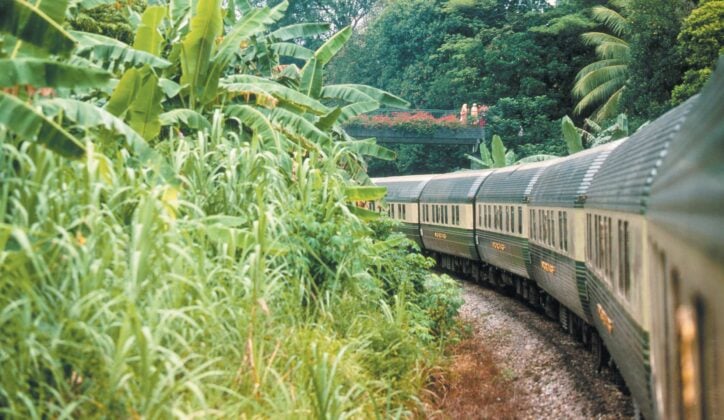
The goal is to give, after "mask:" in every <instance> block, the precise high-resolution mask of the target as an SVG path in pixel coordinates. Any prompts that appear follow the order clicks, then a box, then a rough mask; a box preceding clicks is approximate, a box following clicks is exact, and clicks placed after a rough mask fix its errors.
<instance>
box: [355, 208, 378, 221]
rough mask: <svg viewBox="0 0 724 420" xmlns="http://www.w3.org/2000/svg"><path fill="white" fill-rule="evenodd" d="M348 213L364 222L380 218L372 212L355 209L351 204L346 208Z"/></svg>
mask: <svg viewBox="0 0 724 420" xmlns="http://www.w3.org/2000/svg"><path fill="white" fill-rule="evenodd" d="M348 208H349V211H350V212H351V213H352V214H354V215H355V216H357V217H359V218H360V219H362V220H364V221H371V220H377V219H379V218H380V214H379V213H377V212H374V211H370V210H367V209H363V208H361V207H357V206H355V205H353V204H350V205H349V206H348Z"/></svg>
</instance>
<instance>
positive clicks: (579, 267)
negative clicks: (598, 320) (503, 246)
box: [528, 140, 621, 323]
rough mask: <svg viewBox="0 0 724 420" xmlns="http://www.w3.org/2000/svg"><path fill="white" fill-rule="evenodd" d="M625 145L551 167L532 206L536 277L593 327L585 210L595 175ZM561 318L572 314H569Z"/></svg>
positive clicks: (532, 270) (531, 235) (533, 271)
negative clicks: (588, 286)
mask: <svg viewBox="0 0 724 420" xmlns="http://www.w3.org/2000/svg"><path fill="white" fill-rule="evenodd" d="M620 144H621V140H619V141H616V142H613V143H609V144H606V145H603V146H600V147H596V148H594V149H589V150H585V151H582V152H579V153H576V154H574V155H571V156H569V157H566V158H564V159H561V160H558V161H556V162H555V163H554V164H552V165H550V166H548V167H546V168H545V169H544V171H543V173H542V174H541V176H540V179H539V180H538V182H537V183H536V184H535V186H534V187H533V192H532V194H531V197H530V203H529V206H528V212H529V216H528V217H529V221H530V222H529V231H528V236H529V241H530V245H529V246H530V254H531V266H530V275H531V277H532V278H533V279H535V281H536V282H537V283H538V285H539V286H540V287H541V288H542V289H543V290H544V291H545V292H546V293H548V294H549V295H550V296H552V297H553V298H555V299H556V300H557V301H558V302H560V303H561V304H562V305H564V306H565V307H566V308H568V309H569V310H570V311H572V312H573V314H575V315H576V316H577V317H578V318H580V319H583V320H585V321H588V322H589V323H590V312H589V311H588V301H587V299H586V289H585V278H586V270H585V264H584V248H583V238H584V236H583V234H584V232H583V212H582V210H581V208H582V207H583V202H584V201H585V199H586V193H587V190H588V187H589V186H590V184H591V180H592V179H593V177H594V175H595V174H596V172H597V171H598V169H599V168H600V167H601V164H602V163H603V162H604V161H605V160H606V159H607V158H608V157H609V155H610V154H611V152H612V151H613V150H614V149H615V148H616V147H617V146H619V145H620ZM561 315H563V316H562V317H561V318H568V317H569V316H570V314H568V313H567V312H565V311H562V312H561ZM561 321H562V322H565V320H564V319H561Z"/></svg>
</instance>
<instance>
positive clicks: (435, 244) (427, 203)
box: [420, 170, 492, 272]
mask: <svg viewBox="0 0 724 420" xmlns="http://www.w3.org/2000/svg"><path fill="white" fill-rule="evenodd" d="M491 173H492V171H489V170H488V171H462V172H455V173H451V174H444V175H437V176H435V177H433V178H432V179H430V180H429V181H428V182H427V184H426V185H425V187H424V188H423V190H422V194H421V195H420V233H421V235H422V242H423V244H424V245H425V249H427V250H428V251H433V252H437V253H440V254H443V256H444V258H445V260H444V261H443V266H446V268H451V267H449V266H450V264H452V263H453V261H456V262H462V261H464V265H465V267H464V269H465V271H466V272H469V271H468V270H470V269H471V268H472V264H471V262H472V261H475V262H478V261H480V258H479V257H478V252H477V250H476V249H475V238H474V229H475V226H474V221H475V209H474V207H473V202H474V200H475V193H476V192H477V191H478V188H479V187H480V184H481V183H482V182H483V181H484V180H485V178H486V177H487V176H488V175H489V174H491ZM447 256H452V257H453V258H452V259H449V260H448V259H447Z"/></svg>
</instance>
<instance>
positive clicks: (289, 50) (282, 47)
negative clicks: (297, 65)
mask: <svg viewBox="0 0 724 420" xmlns="http://www.w3.org/2000/svg"><path fill="white" fill-rule="evenodd" d="M269 48H270V49H271V50H272V51H274V53H276V54H278V55H280V56H284V57H292V58H298V59H300V60H305V61H306V60H309V59H310V58H312V57H314V53H313V52H312V50H310V49H309V48H304V47H302V46H301V45H297V44H293V43H291V42H275V43H274V44H271V45H270V46H269Z"/></svg>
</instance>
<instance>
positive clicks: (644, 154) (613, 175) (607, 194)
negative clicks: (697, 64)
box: [585, 98, 696, 214]
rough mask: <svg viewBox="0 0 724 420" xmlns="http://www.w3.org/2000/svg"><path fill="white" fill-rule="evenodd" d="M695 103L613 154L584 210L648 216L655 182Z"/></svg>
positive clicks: (667, 115)
mask: <svg viewBox="0 0 724 420" xmlns="http://www.w3.org/2000/svg"><path fill="white" fill-rule="evenodd" d="M695 101H696V98H692V99H690V100H688V101H686V102H684V103H683V104H681V105H679V106H678V107H676V108H674V109H672V110H670V111H669V112H667V113H665V114H664V115H662V116H661V117H659V118H658V119H656V120H655V121H653V122H651V123H649V124H648V125H646V126H645V127H642V128H641V129H639V130H638V131H637V132H636V133H634V134H633V135H632V136H631V137H630V138H629V139H628V140H627V141H626V142H625V143H624V144H622V145H621V147H619V148H617V149H616V150H615V151H614V152H613V153H611V156H610V158H609V159H607V160H606V162H605V163H604V164H603V166H602V167H601V170H600V171H599V172H598V174H596V177H595V178H594V180H593V183H592V184H591V188H589V190H588V197H587V199H586V204H585V206H586V207H591V208H597V209H603V210H613V211H622V212H627V213H636V214H644V213H646V208H647V206H648V198H649V195H650V193H651V185H652V183H653V181H654V178H655V177H656V174H657V172H658V170H659V167H660V166H661V162H662V160H663V158H664V156H666V152H667V149H668V148H669V145H670V143H671V141H672V140H673V139H674V138H675V137H676V136H677V135H678V133H679V131H680V130H681V127H682V124H683V123H684V121H685V120H686V119H687V117H688V116H689V115H690V112H691V108H692V106H693V105H694V103H695Z"/></svg>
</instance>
